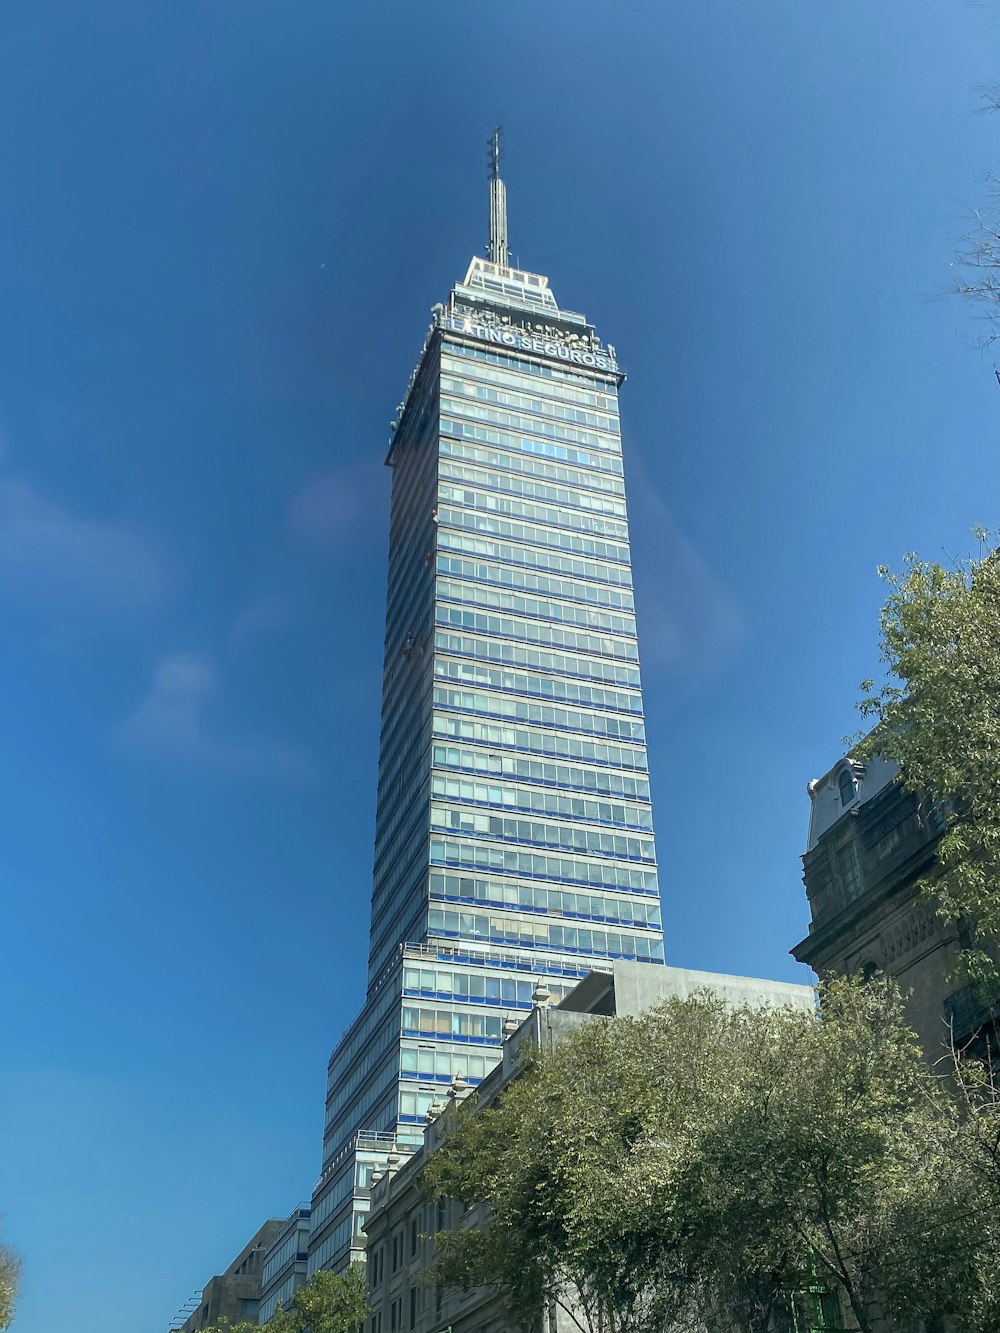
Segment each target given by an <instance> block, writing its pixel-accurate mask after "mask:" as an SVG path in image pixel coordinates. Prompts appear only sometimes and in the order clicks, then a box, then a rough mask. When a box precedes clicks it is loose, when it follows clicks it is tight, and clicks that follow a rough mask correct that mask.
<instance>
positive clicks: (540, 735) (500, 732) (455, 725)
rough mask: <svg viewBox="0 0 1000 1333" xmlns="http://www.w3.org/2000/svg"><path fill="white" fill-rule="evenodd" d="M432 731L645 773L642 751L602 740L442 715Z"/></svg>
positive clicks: (527, 751) (452, 737)
mask: <svg viewBox="0 0 1000 1333" xmlns="http://www.w3.org/2000/svg"><path fill="white" fill-rule="evenodd" d="M432 730H433V733H434V735H435V736H442V737H444V738H445V739H446V740H457V741H476V742H478V743H479V744H480V745H503V746H507V747H510V748H513V749H515V750H522V751H524V752H526V753H528V754H544V755H550V756H552V757H553V758H557V759H583V760H585V761H586V762H588V763H591V764H607V766H608V767H609V768H635V769H638V770H639V771H640V772H643V773H644V772H645V771H646V768H647V760H646V751H645V749H636V748H635V747H633V746H630V745H609V744H606V743H605V742H604V741H589V740H584V739H583V738H582V737H580V736H574V735H573V734H572V733H570V732H561V731H532V730H530V729H529V728H527V727H505V726H499V725H497V724H495V723H493V722H479V721H476V720H474V719H472V718H465V717H451V716H443V715H441V714H440V713H435V715H434V718H433V722H432Z"/></svg>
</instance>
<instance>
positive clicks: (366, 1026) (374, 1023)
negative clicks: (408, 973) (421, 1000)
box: [327, 991, 393, 1096]
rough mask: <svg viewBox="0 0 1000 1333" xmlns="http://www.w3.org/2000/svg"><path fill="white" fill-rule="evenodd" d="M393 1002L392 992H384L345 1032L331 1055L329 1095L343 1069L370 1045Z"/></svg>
mask: <svg viewBox="0 0 1000 1333" xmlns="http://www.w3.org/2000/svg"><path fill="white" fill-rule="evenodd" d="M392 1004H393V997H392V994H391V992H389V991H386V992H384V993H383V994H382V995H380V996H379V997H378V1000H377V1001H376V1002H375V1003H374V1004H373V1005H372V1007H371V1008H370V1009H369V1010H368V1012H367V1013H365V1011H364V1010H362V1013H361V1014H360V1015H359V1016H358V1018H357V1019H356V1020H355V1023H354V1024H353V1025H352V1026H351V1027H350V1028H348V1030H347V1032H345V1033H344V1035H343V1037H342V1038H341V1039H340V1044H339V1045H338V1046H337V1048H336V1049H335V1050H334V1052H333V1055H332V1056H331V1057H330V1074H329V1078H328V1082H327V1095H328V1096H329V1094H330V1092H331V1091H332V1090H333V1088H334V1086H335V1085H336V1084H337V1083H338V1082H339V1081H340V1079H341V1078H342V1077H343V1071H344V1070H345V1069H349V1068H350V1067H351V1065H352V1064H353V1063H354V1060H355V1057H356V1056H357V1054H358V1052H359V1051H361V1050H363V1049H364V1048H365V1047H367V1046H368V1044H369V1042H370V1041H371V1037H372V1033H373V1032H375V1031H376V1029H377V1028H379V1027H380V1026H381V1025H382V1024H383V1023H385V1022H386V1016H387V1014H388V1013H389V1011H390V1009H391V1008H392ZM362 1015H363V1016H362Z"/></svg>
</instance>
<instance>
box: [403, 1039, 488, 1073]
mask: <svg viewBox="0 0 1000 1333" xmlns="http://www.w3.org/2000/svg"><path fill="white" fill-rule="evenodd" d="M496 1063H497V1057H496V1056H495V1055H494V1056H489V1055H476V1054H475V1053H474V1052H472V1051H467V1050H459V1051H454V1050H450V1049H449V1048H448V1047H446V1046H437V1045H435V1046H411V1045H407V1043H406V1042H404V1043H403V1049H402V1051H401V1053H400V1057H399V1076H400V1078H409V1079H417V1078H423V1079H434V1080H435V1081H438V1082H442V1083H443V1082H446V1081H447V1082H449V1083H450V1082H451V1080H452V1079H453V1078H456V1077H458V1076H461V1077H462V1078H464V1079H468V1080H469V1082H470V1083H481V1082H482V1080H483V1079H484V1078H485V1077H486V1075H487V1074H488V1073H489V1072H490V1070H491V1069H493V1068H494V1067H495V1066H496Z"/></svg>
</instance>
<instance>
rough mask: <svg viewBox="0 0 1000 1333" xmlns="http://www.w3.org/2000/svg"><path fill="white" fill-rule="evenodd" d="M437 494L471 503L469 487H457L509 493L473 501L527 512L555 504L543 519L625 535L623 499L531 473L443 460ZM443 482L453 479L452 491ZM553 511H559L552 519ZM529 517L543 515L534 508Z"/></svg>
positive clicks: (506, 510)
mask: <svg viewBox="0 0 1000 1333" xmlns="http://www.w3.org/2000/svg"><path fill="white" fill-rule="evenodd" d="M439 481H440V485H439V491H437V493H439V497H440V499H441V500H452V501H463V500H464V503H467V504H469V505H472V500H469V495H468V491H465V492H460V491H459V489H457V487H460V485H463V484H464V485H465V487H475V488H476V491H481V492H484V493H485V495H488V496H491V497H504V496H512V497H513V500H505V499H495V500H491V501H489V503H484V501H476V504H475V505H473V507H475V508H476V509H489V511H496V512H497V513H521V515H524V513H528V512H529V511H528V505H529V504H531V505H549V504H552V505H557V507H559V508H557V509H548V511H545V516H544V517H545V521H551V523H556V524H557V525H559V527H560V528H580V529H583V531H584V532H608V533H611V532H615V531H617V535H619V536H623V537H624V536H628V533H627V531H625V528H624V523H625V517H627V513H625V501H624V500H615V499H611V497H608V496H603V495H600V493H597V492H595V491H569V489H567V488H565V487H557V485H552V484H551V483H548V481H533V480H532V479H531V477H528V479H527V480H525V479H524V477H516V476H515V477H512V476H505V475H503V473H500V475H497V473H491V472H485V471H483V469H481V468H469V467H467V465H465V464H461V463H445V464H443V465H441V471H440V473H439ZM445 483H453V485H452V488H451V492H449V493H445V492H447V491H448V487H447V485H445ZM552 515H559V517H557V519H553V517H552ZM588 515H597V516H599V517H601V519H603V520H607V521H603V523H595V524H591V523H588V521H587V517H588ZM531 516H532V517H543V515H541V513H540V512H539V511H535V512H533V513H532V515H531Z"/></svg>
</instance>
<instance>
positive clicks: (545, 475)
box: [438, 437, 625, 496]
mask: <svg viewBox="0 0 1000 1333" xmlns="http://www.w3.org/2000/svg"><path fill="white" fill-rule="evenodd" d="M438 454H439V457H440V458H442V459H446V458H447V459H456V460H460V461H461V462H464V463H477V464H479V466H481V467H486V468H489V469H490V470H491V471H493V472H510V473H514V474H515V475H517V476H521V477H540V478H541V479H542V480H543V481H556V482H565V483H566V484H567V485H569V486H575V487H576V488H577V489H579V490H585V491H588V490H589V491H601V492H602V493H603V494H604V495H617V496H623V495H624V494H625V481H624V479H623V477H622V475H621V471H620V469H618V470H615V469H613V468H612V467H611V466H610V465H611V463H613V462H616V461H617V460H616V459H613V458H611V457H609V458H608V459H607V460H606V461H607V463H608V466H607V467H603V468H586V469H584V468H575V467H571V466H569V465H568V464H565V463H554V462H550V461H549V460H548V459H546V458H539V457H537V456H536V455H534V454H528V453H526V452H525V451H524V450H523V449H502V448H501V447H500V446H499V445H497V446H493V445H485V444H469V443H468V442H467V441H464V440H450V439H448V438H447V437H445V438H443V439H441V440H440V441H439V443H438Z"/></svg>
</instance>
